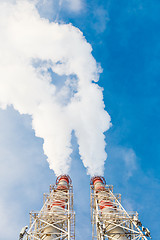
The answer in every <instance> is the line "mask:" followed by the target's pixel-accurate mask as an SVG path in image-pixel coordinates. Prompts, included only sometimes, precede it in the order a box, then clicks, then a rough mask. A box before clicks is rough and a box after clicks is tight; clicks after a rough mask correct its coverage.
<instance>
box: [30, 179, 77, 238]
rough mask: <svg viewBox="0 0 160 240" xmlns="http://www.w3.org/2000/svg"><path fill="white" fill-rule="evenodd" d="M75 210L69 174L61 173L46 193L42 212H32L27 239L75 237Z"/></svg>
mask: <svg viewBox="0 0 160 240" xmlns="http://www.w3.org/2000/svg"><path fill="white" fill-rule="evenodd" d="M74 215H75V214H74V212H73V188H72V181H71V178H70V177H69V176H68V175H60V176H59V177H57V179H56V184H55V185H53V186H51V187H50V194H44V205H43V207H42V209H41V211H40V212H38V213H35V212H31V221H30V229H29V230H28V233H27V237H28V238H27V239H43V240H54V239H65V238H67V239H73V240H74V239H75V220H74Z"/></svg>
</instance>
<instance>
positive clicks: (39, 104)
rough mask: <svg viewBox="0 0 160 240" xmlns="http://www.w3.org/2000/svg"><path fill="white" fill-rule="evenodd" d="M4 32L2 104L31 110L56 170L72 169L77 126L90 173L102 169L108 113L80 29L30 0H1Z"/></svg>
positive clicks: (0, 46)
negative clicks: (49, 14) (52, 18)
mask: <svg viewBox="0 0 160 240" xmlns="http://www.w3.org/2000/svg"><path fill="white" fill-rule="evenodd" d="M0 32H1V37H0V51H1V54H0V107H1V108H3V109H5V108H6V107H7V106H9V105H12V106H13V107H14V109H16V110H18V111H19V113H20V114H29V115H30V116H31V118H32V127H33V129H34V130H35V134H36V136H37V137H41V138H43V139H44V144H43V148H44V153H45V154H46V155H47V157H48V162H49V166H50V168H51V169H53V170H54V172H55V174H56V175H59V174H63V173H67V172H68V171H69V167H70V162H71V159H70V155H71V152H72V146H71V136H72V132H73V131H74V132H75V135H76V137H77V142H78V144H79V153H80V156H81V159H82V161H83V164H84V166H85V167H86V168H87V170H88V174H91V175H93V174H103V168H104V162H105V159H106V157H107V155H106V152H105V140H104V138H105V136H104V132H105V131H106V130H107V129H108V128H109V127H110V116H109V115H108V114H107V112H106V111H105V110H104V107H105V106H104V103H103V94H102V88H100V87H99V86H98V85H97V84H96V83H95V82H97V81H98V79H99V73H100V71H101V69H100V67H99V66H98V65H97V64H96V61H95V59H94V58H93V56H92V54H91V52H92V48H91V46H90V44H88V43H87V42H86V40H85V38H84V36H83V34H82V32H81V31H80V30H79V29H77V28H75V27H73V26H72V25H71V24H58V23H54V22H52V23H51V22H49V20H47V19H42V18H41V17H40V15H39V13H38V11H37V9H36V7H35V5H34V4H33V3H31V2H28V1H27V0H25V1H24V0H19V1H17V3H16V4H15V3H14V4H11V3H7V2H6V1H1V3H0Z"/></svg>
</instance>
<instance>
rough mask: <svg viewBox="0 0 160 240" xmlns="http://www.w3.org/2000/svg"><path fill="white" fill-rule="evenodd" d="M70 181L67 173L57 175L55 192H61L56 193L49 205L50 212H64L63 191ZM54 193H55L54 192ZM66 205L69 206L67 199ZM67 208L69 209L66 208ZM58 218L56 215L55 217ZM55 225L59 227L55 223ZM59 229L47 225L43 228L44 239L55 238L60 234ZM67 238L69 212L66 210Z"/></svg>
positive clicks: (67, 188) (64, 199) (64, 198)
mask: <svg viewBox="0 0 160 240" xmlns="http://www.w3.org/2000/svg"><path fill="white" fill-rule="evenodd" d="M70 182H71V179H70V177H69V176H68V175H61V176H59V177H57V179H56V185H57V188H56V192H57V193H60V192H62V194H59V195H57V199H56V200H54V201H53V202H52V203H51V204H50V206H49V208H50V209H49V211H50V212H57V215H58V214H65V208H66V197H65V195H64V196H63V192H64V193H66V192H67V191H68V190H69V184H70ZM55 194H56V193H55ZM67 206H68V208H69V201H68V203H67ZM68 210H69V209H68ZM57 218H58V217H57ZM57 227H59V226H58V225H57ZM60 233H61V231H60V230H59V229H58V228H56V227H53V226H47V227H46V228H45V229H44V238H43V239H44V240H54V239H57V237H59V236H60ZM68 240H70V221H69V212H68Z"/></svg>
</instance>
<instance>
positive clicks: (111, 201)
mask: <svg viewBox="0 0 160 240" xmlns="http://www.w3.org/2000/svg"><path fill="white" fill-rule="evenodd" d="M90 185H91V212H92V225H93V226H92V229H93V232H92V236H93V239H94V237H95V235H97V239H101V240H105V239H106V238H107V239H108V240H112V239H115V240H117V239H118V240H127V239H146V240H147V238H146V237H145V236H147V235H146V234H145V233H144V234H143V229H142V230H140V228H139V227H138V226H139V225H138V223H139V222H140V221H139V220H138V213H137V212H135V213H133V212H132V213H131V214H129V213H127V212H126V211H125V209H124V208H123V207H122V205H121V203H120V195H119V194H118V195H114V194H113V186H112V185H106V181H105V179H104V178H103V177H101V176H95V177H93V178H92V179H91V182H90ZM135 219H136V220H135Z"/></svg>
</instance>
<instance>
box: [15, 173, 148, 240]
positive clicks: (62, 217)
mask: <svg viewBox="0 0 160 240" xmlns="http://www.w3.org/2000/svg"><path fill="white" fill-rule="evenodd" d="M90 201H91V224H92V228H91V229H92V240H148V239H149V238H151V237H150V232H149V230H148V229H147V228H144V227H143V226H142V223H141V222H140V221H139V219H138V213H137V212H131V213H129V212H126V210H125V209H124V208H123V207H122V205H121V195H120V194H114V192H113V186H112V185H106V181H105V179H104V178H103V177H101V176H95V177H93V178H92V179H91V182H90ZM73 206H74V205H73V186H72V181H71V178H70V177H69V176H68V175H61V176H59V177H58V178H57V180H56V184H55V185H51V186H50V192H49V194H44V205H43V207H42V209H41V210H40V211H39V212H30V227H29V228H28V227H27V226H26V227H24V228H22V230H21V232H20V235H19V240H22V239H23V240H37V239H38V240H75V212H74V209H73Z"/></svg>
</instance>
